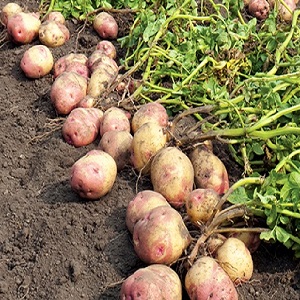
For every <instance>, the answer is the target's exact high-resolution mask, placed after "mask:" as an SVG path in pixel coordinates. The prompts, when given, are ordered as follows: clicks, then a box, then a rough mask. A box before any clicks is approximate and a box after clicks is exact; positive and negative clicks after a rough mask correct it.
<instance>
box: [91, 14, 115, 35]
mask: <svg viewBox="0 0 300 300" xmlns="http://www.w3.org/2000/svg"><path fill="white" fill-rule="evenodd" d="M93 28H94V29H95V31H96V32H97V33H98V34H99V36H100V37H101V38H103V39H116V38H117V36H118V30H119V28H118V24H117V22H116V20H115V19H114V17H113V16H112V15H110V14H109V13H107V12H100V13H99V14H98V15H96V17H95V19H94V21H93Z"/></svg>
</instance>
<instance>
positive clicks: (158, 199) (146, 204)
mask: <svg viewBox="0 0 300 300" xmlns="http://www.w3.org/2000/svg"><path fill="white" fill-rule="evenodd" d="M158 206H170V204H169V202H168V201H167V200H166V198H165V197H164V196H163V195H161V194H160V193H157V192H154V191H152V190H144V191H141V192H139V193H137V194H136V195H135V197H134V198H133V199H132V200H131V201H130V202H129V203H128V205H127V209H126V225H127V228H128V230H129V231H130V232H131V233H133V228H134V226H135V224H136V223H137V221H138V220H140V219H141V218H142V217H143V216H144V215H145V214H146V213H148V212H149V211H150V210H151V209H153V208H155V207H158Z"/></svg>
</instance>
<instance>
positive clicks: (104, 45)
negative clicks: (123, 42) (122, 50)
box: [96, 40, 117, 59]
mask: <svg viewBox="0 0 300 300" xmlns="http://www.w3.org/2000/svg"><path fill="white" fill-rule="evenodd" d="M96 50H100V51H102V52H103V53H104V54H105V55H107V56H108V57H110V58H112V59H116V57H117V50H116V47H115V46H114V44H113V43H112V42H110V41H107V40H103V41H100V42H98V44H97V45H96Z"/></svg>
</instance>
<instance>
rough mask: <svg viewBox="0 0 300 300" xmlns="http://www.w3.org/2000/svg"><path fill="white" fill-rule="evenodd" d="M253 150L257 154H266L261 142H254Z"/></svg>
mask: <svg viewBox="0 0 300 300" xmlns="http://www.w3.org/2000/svg"><path fill="white" fill-rule="evenodd" d="M252 150H253V152H254V153H255V154H257V155H262V154H264V150H263V148H262V146H261V145H260V144H259V143H255V142H254V143H253V144H252Z"/></svg>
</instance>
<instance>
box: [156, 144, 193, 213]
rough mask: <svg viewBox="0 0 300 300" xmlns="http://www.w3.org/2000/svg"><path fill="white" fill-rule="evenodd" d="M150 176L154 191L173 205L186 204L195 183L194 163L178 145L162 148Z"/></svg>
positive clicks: (157, 154) (180, 205) (177, 206)
mask: <svg viewBox="0 0 300 300" xmlns="http://www.w3.org/2000/svg"><path fill="white" fill-rule="evenodd" d="M150 176H151V182H152V185H153V189H154V191H156V192H158V193H160V194H162V195H163V196H164V197H165V198H166V199H167V201H168V202H169V203H170V204H171V205H172V206H173V207H175V208H179V207H182V206H183V205H185V201H186V199H187V197H188V196H189V194H190V192H191V191H192V190H193V185H194V169H193V165H192V163H191V161H190V160H189V158H188V157H187V155H186V154H184V153H183V152H182V151H181V150H179V149H178V148H176V147H166V148H163V149H161V150H160V151H158V152H157V153H156V155H155V156H154V158H153V160H152V163H151V170H150Z"/></svg>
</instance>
